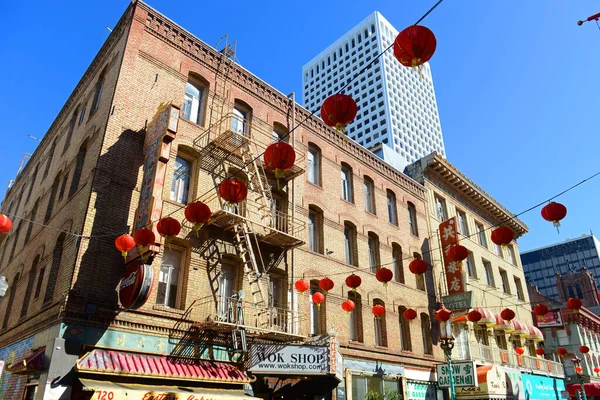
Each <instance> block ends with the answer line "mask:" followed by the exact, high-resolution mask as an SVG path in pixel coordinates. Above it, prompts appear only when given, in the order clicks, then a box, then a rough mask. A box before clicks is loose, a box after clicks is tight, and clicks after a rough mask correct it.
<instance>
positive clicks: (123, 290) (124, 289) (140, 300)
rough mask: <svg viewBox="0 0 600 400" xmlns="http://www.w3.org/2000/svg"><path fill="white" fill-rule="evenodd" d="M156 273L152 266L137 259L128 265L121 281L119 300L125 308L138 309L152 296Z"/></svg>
mask: <svg viewBox="0 0 600 400" xmlns="http://www.w3.org/2000/svg"><path fill="white" fill-rule="evenodd" d="M153 281H154V273H153V271H152V266H150V265H146V264H144V263H143V262H142V261H141V260H135V261H133V262H131V263H129V264H128V265H127V267H126V268H125V273H124V274H123V278H121V282H120V283H119V301H120V302H121V306H122V307H123V308H124V309H126V310H127V309H136V308H140V307H141V306H143V305H144V303H146V300H148V297H149V296H150V290H151V289H152V283H153Z"/></svg>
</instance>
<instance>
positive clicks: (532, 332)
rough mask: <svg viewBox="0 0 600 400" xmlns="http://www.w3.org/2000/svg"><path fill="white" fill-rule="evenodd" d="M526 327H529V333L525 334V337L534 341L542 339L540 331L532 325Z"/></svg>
mask: <svg viewBox="0 0 600 400" xmlns="http://www.w3.org/2000/svg"><path fill="white" fill-rule="evenodd" d="M527 327H528V328H529V333H528V334H527V336H525V339H529V340H533V341H534V342H542V341H544V335H543V334H542V331H540V330H539V329H538V328H537V327H535V326H533V325H528V326H527Z"/></svg>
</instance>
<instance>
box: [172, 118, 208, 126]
mask: <svg viewBox="0 0 600 400" xmlns="http://www.w3.org/2000/svg"><path fill="white" fill-rule="evenodd" d="M179 120H180V121H185V122H186V123H188V124H190V125H192V126H193V127H196V128H201V129H206V126H205V125H204V124H197V123H195V122H192V121H190V120H189V119H185V118H183V117H179Z"/></svg>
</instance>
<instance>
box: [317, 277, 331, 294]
mask: <svg viewBox="0 0 600 400" xmlns="http://www.w3.org/2000/svg"><path fill="white" fill-rule="evenodd" d="M333 286H334V283H333V281H332V280H331V279H329V278H323V279H321V280H320V281H319V287H320V288H321V290H322V291H323V292H325V294H327V292H329V291H330V290H331V289H333Z"/></svg>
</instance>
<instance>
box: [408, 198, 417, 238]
mask: <svg viewBox="0 0 600 400" xmlns="http://www.w3.org/2000/svg"><path fill="white" fill-rule="evenodd" d="M408 225H409V227H410V233H412V234H413V235H415V236H419V226H418V225H417V208H416V207H415V205H414V204H413V203H411V202H410V201H409V202H408Z"/></svg>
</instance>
